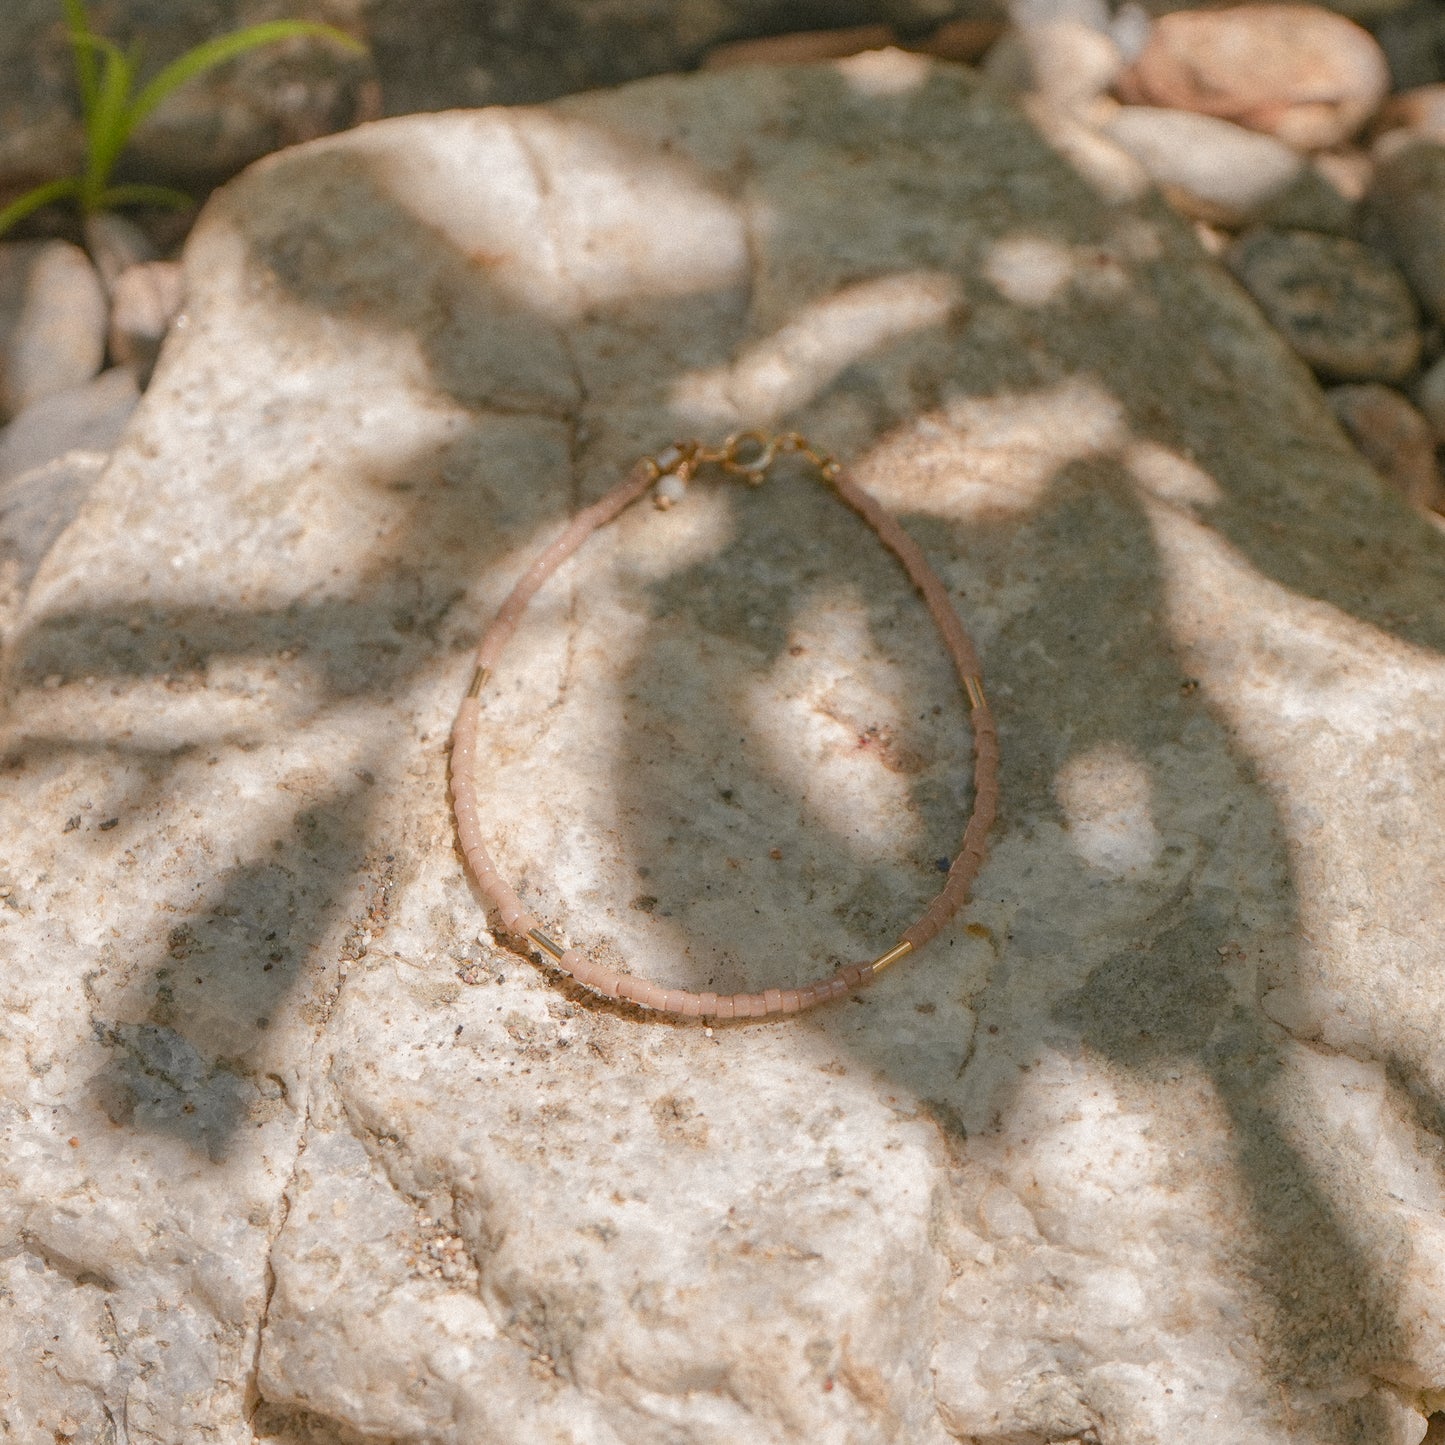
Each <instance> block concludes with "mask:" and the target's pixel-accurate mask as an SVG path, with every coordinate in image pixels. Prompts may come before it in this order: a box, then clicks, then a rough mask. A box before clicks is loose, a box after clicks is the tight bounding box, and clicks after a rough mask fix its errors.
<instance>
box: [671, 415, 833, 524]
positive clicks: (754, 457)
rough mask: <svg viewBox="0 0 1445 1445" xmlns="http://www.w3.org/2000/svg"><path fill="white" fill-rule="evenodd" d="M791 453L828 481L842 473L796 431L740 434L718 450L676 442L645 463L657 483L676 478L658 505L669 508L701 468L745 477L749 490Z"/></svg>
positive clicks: (742, 432) (826, 456)
mask: <svg viewBox="0 0 1445 1445" xmlns="http://www.w3.org/2000/svg"><path fill="white" fill-rule="evenodd" d="M788 452H796V453H797V454H798V455H799V456H802V457H806V458H807V459H808V460H809V461H810V462H812V464H813V465H814V466H815V467H817V469H818V470H819V471H820V472H821V473H822V474H823V476H824V477H826V478H827V479H828V480H829V481H832V479H833V478H834V477H836V476H837V475H838V473H839V471H840V470H841V468H840V467H839V465H838V463H837V462H836V461H834V460H833V458H832V457H831V456H830V455H829V454H828V453H827V452H825V451H822V450H821V449H819V448H818V447H815V446H814V445H813V444H812V443H811V442H810V441H808V440H807V438H806V437H803V436H801V435H799V433H797V432H795V431H790V432H784V433H783V434H782V435H781V436H769V435H768V433H767V432H762V431H739V432H734V433H733V434H732V435H731V436H730V437H728V438H727V439H726V440H725V441H724V442H723V443H722V444H721V445H720V446H715V447H710V446H704V445H703V443H702V442H699V441H681V442H674V443H673V444H672V445H671V446H670V447H666V448H664V449H663V450H662V451H660V452H658V454H657V455H656V456H655V457H645V458H644V461H645V462H646V463H647V466H648V468H649V469H650V470H651V472H652V479H653V481H654V482H666V481H668V479H669V478H676V481H675V482H673V483H671V487H670V489H669V490H668V491H667V492H665V493H662V494H661V495H660V497H659V505H663V506H670V505H671V504H672V502H674V501H676V500H677V497H676V496H674V495H673V494H672V493H673V490H677V489H678V484H679V483H686V482H690V481H691V480H692V479H693V476H694V475H695V474H696V472H697V469H698V468H699V467H702V466H707V465H709V464H712V465H716V466H720V467H721V468H722V469H723V471H725V472H730V473H731V474H732V475H733V476H735V477H742V478H743V480H744V481H746V482H747V483H748V485H749V486H753V487H756V486H758V485H760V484H761V482H762V481H763V479H764V478H765V477H766V476H767V474H768V471H769V469H770V468H771V467H772V465H773V463H774V462H775V461H777V459H778V458H779V457H780V456H784V455H786V454H787V453H788Z"/></svg>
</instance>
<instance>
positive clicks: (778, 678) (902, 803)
mask: <svg viewBox="0 0 1445 1445" xmlns="http://www.w3.org/2000/svg"><path fill="white" fill-rule="evenodd" d="M791 647H792V648H794V649H797V655H796V656H795V655H794V653H793V651H791V650H790V651H789V652H788V653H785V654H784V655H783V656H782V657H780V658H779V659H778V661H777V662H776V663H775V664H774V666H773V667H772V668H771V669H770V670H769V671H768V673H767V675H766V676H764V677H761V678H759V679H758V680H757V681H756V682H755V683H754V684H753V685H752V687H751V688H750V691H749V699H748V726H749V730H750V735H751V737H752V738H753V740H754V741H755V743H757V744H758V745H760V746H761V749H762V752H763V755H764V756H765V757H766V759H767V764H768V768H769V771H770V772H772V774H773V775H774V776H775V777H777V778H779V779H781V780H785V781H786V782H787V784H788V785H789V787H790V788H793V789H796V790H797V791H798V792H799V793H800V795H801V801H802V804H803V807H804V809H805V810H806V812H807V815H808V816H809V818H810V819H811V820H813V822H812V823H811V826H820V827H823V828H826V829H827V831H828V832H829V833H831V834H832V836H833V837H835V838H840V839H844V840H846V841H847V843H848V845H849V846H850V847H851V848H853V849H855V850H856V851H857V852H858V853H859V855H860V856H864V857H870V858H878V857H885V858H887V857H900V856H906V855H907V853H908V851H909V848H910V847H911V845H912V844H913V843H914V842H915V841H916V840H917V837H918V834H919V831H920V826H921V825H920V823H919V820H918V817H917V815H916V814H915V813H914V812H913V810H912V808H911V807H910V803H909V795H910V784H909V773H910V772H912V771H916V769H915V768H913V767H912V765H911V764H907V762H906V760H905V765H904V766H900V765H899V759H898V756H897V746H896V744H895V743H894V741H893V740H894V739H896V738H898V737H899V736H901V734H902V733H903V732H904V731H905V730H906V717H905V713H904V710H903V708H902V707H901V705H900V699H902V698H904V697H906V696H908V687H907V684H906V680H905V678H904V677H903V676H902V675H901V673H900V671H899V668H898V666H897V664H896V663H893V662H891V661H889V659H887V658H886V657H884V656H883V655H882V654H881V652H880V651H879V648H878V645H877V643H876V641H875V640H874V638H873V636H872V633H871V632H870V630H869V627H868V617H867V612H866V610H865V608H864V606H863V602H862V599H861V598H860V597H858V596H856V595H853V594H851V592H850V591H849V590H848V589H844V588H837V589H831V590H829V591H827V592H822V593H818V594H815V595H814V596H813V597H811V598H809V599H807V600H806V601H804V602H803V603H802V604H801V606H800V608H799V611H798V615H797V619H796V621H795V623H794V625H793V628H792V633H791Z"/></svg>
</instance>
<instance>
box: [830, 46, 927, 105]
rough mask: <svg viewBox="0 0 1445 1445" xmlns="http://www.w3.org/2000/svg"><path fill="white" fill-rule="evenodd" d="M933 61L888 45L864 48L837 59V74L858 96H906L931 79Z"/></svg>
mask: <svg viewBox="0 0 1445 1445" xmlns="http://www.w3.org/2000/svg"><path fill="white" fill-rule="evenodd" d="M932 69H933V62H932V61H931V60H929V59H928V58H927V57H926V56H923V55H913V54H911V53H910V52H908V51H906V50H898V49H896V48H894V47H893V46H889V47H888V48H887V49H885V50H865V51H864V52H863V53H862V54H861V55H850V56H849V57H848V58H847V59H846V60H840V61H838V62H837V70H838V74H839V75H841V76H842V77H843V79H844V80H846V81H847V82H848V84H849V86H851V87H852V89H854V90H856V91H857V92H858V94H859V95H868V96H887V95H906V94H907V93H908V92H909V91H910V90H917V89H919V87H920V86H922V85H923V84H924V82H925V81H926V80H927V79H928V73H929V71H930V70H932Z"/></svg>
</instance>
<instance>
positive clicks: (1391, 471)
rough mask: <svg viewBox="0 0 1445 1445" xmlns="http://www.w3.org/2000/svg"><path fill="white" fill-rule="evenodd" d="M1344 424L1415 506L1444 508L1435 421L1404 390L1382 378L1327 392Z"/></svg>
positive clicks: (1373, 463) (1367, 455)
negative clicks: (1427, 417)
mask: <svg viewBox="0 0 1445 1445" xmlns="http://www.w3.org/2000/svg"><path fill="white" fill-rule="evenodd" d="M1327 395H1328V397H1329V402H1330V406H1331V407H1333V408H1334V413H1335V415H1336V416H1337V417H1338V418H1339V420H1340V425H1341V426H1343V427H1344V429H1345V431H1346V432H1348V433H1349V436H1350V440H1351V441H1353V442H1354V444H1355V445H1356V446H1357V447H1358V448H1359V449H1360V452H1361V453H1362V454H1363V456H1364V458H1365V460H1366V461H1367V462H1369V463H1370V465H1371V466H1373V467H1374V468H1375V470H1376V471H1377V472H1379V474H1380V475H1381V476H1382V477H1383V478H1384V479H1385V481H1387V482H1388V483H1389V484H1390V485H1391V486H1392V487H1393V488H1395V490H1396V491H1398V492H1400V493H1401V494H1402V495H1403V496H1404V498H1405V500H1406V501H1407V502H1409V503H1410V504H1411V505H1412V506H1415V507H1419V508H1422V509H1430V508H1433V509H1436V510H1438V509H1439V508H1440V506H1441V503H1442V500H1445V496H1442V491H1441V486H1440V470H1439V468H1438V466H1437V465H1436V462H1435V435H1434V432H1433V431H1432V430H1431V427H1430V423H1429V422H1428V421H1426V420H1425V418H1424V417H1423V416H1421V415H1420V413H1419V412H1418V411H1416V409H1415V408H1414V407H1413V406H1411V405H1410V402H1409V400H1408V399H1407V398H1406V397H1404V396H1401V394H1400V393H1399V392H1398V391H1395V390H1393V389H1392V388H1391V387H1388V386H1381V385H1379V383H1378V382H1363V383H1360V384H1358V385H1354V386H1337V387H1335V388H1334V389H1333V390H1332V391H1330V392H1328V393H1327Z"/></svg>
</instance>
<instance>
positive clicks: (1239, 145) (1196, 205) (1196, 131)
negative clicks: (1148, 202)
mask: <svg viewBox="0 0 1445 1445" xmlns="http://www.w3.org/2000/svg"><path fill="white" fill-rule="evenodd" d="M1101 130H1102V133H1103V134H1104V135H1105V136H1106V137H1107V138H1108V139H1109V140H1110V141H1112V142H1113V143H1114V144H1115V145H1117V146H1119V147H1121V148H1122V149H1123V150H1125V151H1126V152H1127V153H1128V154H1129V155H1131V156H1132V157H1133V158H1134V159H1135V160H1136V161H1138V163H1139V164H1140V165H1141V166H1143V168H1144V169H1145V171H1147V172H1148V174H1149V176H1150V178H1151V179H1152V180H1154V181H1155V182H1156V183H1157V184H1158V185H1159V186H1160V187H1161V189H1162V190H1163V191H1164V193H1165V195H1166V196H1168V197H1169V199H1170V200H1171V201H1172V202H1173V203H1174V204H1175V205H1176V206H1177V207H1178V208H1179V209H1180V210H1181V211H1183V212H1184V213H1185V214H1186V215H1189V216H1194V217H1195V218H1197V219H1198V220H1201V221H1207V222H1210V223H1211V224H1218V225H1224V226H1243V225H1249V224H1254V225H1279V226H1297V227H1301V228H1304V229H1309V230H1317V231H1336V230H1341V229H1343V228H1344V227H1346V226H1348V225H1349V223H1350V217H1351V209H1352V208H1351V206H1350V204H1349V203H1348V202H1347V201H1346V200H1345V198H1344V197H1343V196H1341V195H1340V194H1339V192H1338V191H1337V190H1336V189H1335V188H1334V187H1333V186H1331V185H1330V184H1329V183H1328V182H1327V181H1325V180H1324V179H1323V177H1321V176H1320V175H1319V174H1318V173H1317V172H1316V171H1315V170H1314V168H1313V167H1312V166H1310V165H1308V164H1306V162H1305V161H1304V160H1303V158H1302V157H1300V156H1299V155H1298V154H1297V153H1296V152H1295V151H1292V150H1291V149H1290V148H1289V147H1288V146H1287V145H1285V144H1284V142H1283V141H1278V140H1275V139H1274V137H1273V136H1267V135H1260V134H1258V133H1257V132H1255V131H1251V130H1246V129H1245V128H1244V127H1243V126H1239V125H1235V124H1234V123H1233V122H1232V121H1228V120H1219V119H1217V118H1216V117H1214V116H1212V115H1196V114H1194V112H1192V111H1186V110H1166V109H1163V108H1162V107H1158V106H1151V105H1126V106H1123V107H1121V108H1120V109H1119V110H1117V111H1115V112H1114V113H1113V114H1112V115H1110V116H1108V117H1106V118H1105V119H1104V121H1103V123H1102V126H1101Z"/></svg>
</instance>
